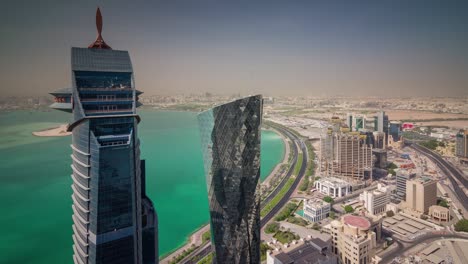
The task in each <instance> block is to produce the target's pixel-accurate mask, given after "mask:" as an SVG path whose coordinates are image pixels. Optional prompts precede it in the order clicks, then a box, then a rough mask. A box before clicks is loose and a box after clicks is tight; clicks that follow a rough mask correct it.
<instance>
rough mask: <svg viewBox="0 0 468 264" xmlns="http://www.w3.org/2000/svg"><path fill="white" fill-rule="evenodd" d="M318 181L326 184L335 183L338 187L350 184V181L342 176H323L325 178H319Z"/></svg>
mask: <svg viewBox="0 0 468 264" xmlns="http://www.w3.org/2000/svg"><path fill="white" fill-rule="evenodd" d="M317 182H320V183H322V184H326V185H333V186H336V187H344V186H349V185H350V184H349V182H347V181H345V180H343V179H340V178H336V177H323V178H320V179H318V180H317Z"/></svg>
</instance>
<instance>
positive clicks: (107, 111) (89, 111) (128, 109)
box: [85, 108, 133, 115]
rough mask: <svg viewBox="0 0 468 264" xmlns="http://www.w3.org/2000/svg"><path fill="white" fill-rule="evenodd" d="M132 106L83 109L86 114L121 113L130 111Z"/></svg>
mask: <svg viewBox="0 0 468 264" xmlns="http://www.w3.org/2000/svg"><path fill="white" fill-rule="evenodd" d="M132 112H133V109H132V108H125V109H102V110H85V114H86V115H97V114H103V115H108V114H123V113H132Z"/></svg>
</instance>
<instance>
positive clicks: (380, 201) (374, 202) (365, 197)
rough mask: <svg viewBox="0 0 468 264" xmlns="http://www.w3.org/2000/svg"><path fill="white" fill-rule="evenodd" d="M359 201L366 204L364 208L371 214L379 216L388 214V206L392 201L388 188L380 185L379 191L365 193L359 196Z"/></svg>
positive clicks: (378, 186)
mask: <svg viewBox="0 0 468 264" xmlns="http://www.w3.org/2000/svg"><path fill="white" fill-rule="evenodd" d="M359 200H360V201H363V202H364V207H365V208H366V210H367V211H368V212H369V213H370V214H373V215H377V214H381V213H385V212H386V205H387V204H388V203H389V201H390V193H389V191H388V189H387V187H384V186H382V185H381V184H380V183H379V184H378V185H377V190H374V191H364V192H363V193H361V194H360V195H359Z"/></svg>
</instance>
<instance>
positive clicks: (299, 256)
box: [271, 238, 333, 264]
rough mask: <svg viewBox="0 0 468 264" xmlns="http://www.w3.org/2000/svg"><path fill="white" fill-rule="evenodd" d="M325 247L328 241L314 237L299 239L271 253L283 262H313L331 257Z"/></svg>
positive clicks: (310, 263)
mask: <svg viewBox="0 0 468 264" xmlns="http://www.w3.org/2000/svg"><path fill="white" fill-rule="evenodd" d="M327 249H328V243H326V242H325V241H322V240H321V239H318V238H314V239H311V240H308V241H307V240H306V241H299V242H298V243H297V244H294V245H292V246H291V247H290V248H287V249H285V250H281V251H276V252H275V251H273V252H272V253H271V255H272V256H273V257H275V258H276V259H277V260H278V261H279V262H280V263H283V264H293V263H294V264H313V263H321V262H323V261H326V260H329V259H331V258H333V256H332V255H331V254H327ZM275 263H276V262H275Z"/></svg>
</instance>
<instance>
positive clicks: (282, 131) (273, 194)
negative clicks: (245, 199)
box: [260, 127, 298, 208]
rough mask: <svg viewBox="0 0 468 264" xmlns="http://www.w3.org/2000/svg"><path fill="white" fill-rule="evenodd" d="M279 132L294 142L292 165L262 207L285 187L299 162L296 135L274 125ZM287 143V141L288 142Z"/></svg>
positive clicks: (262, 203)
mask: <svg viewBox="0 0 468 264" xmlns="http://www.w3.org/2000/svg"><path fill="white" fill-rule="evenodd" d="M274 128H275V129H276V130H277V131H278V132H280V133H281V134H283V135H285V136H286V137H288V138H289V139H291V141H292V142H293V144H292V154H293V159H292V162H291V164H292V166H291V167H289V170H288V172H287V173H286V176H285V177H283V180H281V182H280V183H279V184H278V186H276V188H275V190H273V192H271V193H270V194H269V195H268V196H267V197H266V198H265V199H264V200H263V201H262V202H261V205H260V207H261V208H263V207H265V205H266V204H268V203H269V202H270V201H271V199H273V197H275V196H276V195H277V194H278V192H279V191H280V190H281V189H282V188H283V186H284V185H285V184H286V182H287V181H288V180H289V178H290V177H291V175H292V173H293V172H294V168H295V167H296V163H297V157H298V148H297V144H295V143H294V142H295V137H294V136H295V135H293V134H292V133H291V132H289V131H287V130H286V129H283V128H281V127H274ZM296 138H297V137H296ZM286 144H287V143H286Z"/></svg>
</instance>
